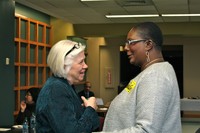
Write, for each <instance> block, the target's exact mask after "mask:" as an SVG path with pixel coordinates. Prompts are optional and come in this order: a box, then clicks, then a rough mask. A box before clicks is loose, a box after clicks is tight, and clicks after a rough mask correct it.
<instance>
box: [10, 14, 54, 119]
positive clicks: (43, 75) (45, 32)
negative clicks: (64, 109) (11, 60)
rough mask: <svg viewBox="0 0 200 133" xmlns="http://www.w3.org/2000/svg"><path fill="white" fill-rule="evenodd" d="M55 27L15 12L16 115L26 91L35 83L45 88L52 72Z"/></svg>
mask: <svg viewBox="0 0 200 133" xmlns="http://www.w3.org/2000/svg"><path fill="white" fill-rule="evenodd" d="M51 29H52V27H51V26H50V25H49V24H46V23H43V22H40V21H37V20H33V19H30V18H26V17H23V16H20V15H17V14H16V15H15V87H14V91H15V112H14V114H15V115H16V114H17V113H18V110H19V109H20V101H21V100H23V98H24V96H25V91H26V90H27V89H29V88H31V87H39V88H41V87H42V86H43V84H44V83H45V81H46V79H47V78H48V77H49V76H50V75H51V72H50V69H49V67H48V66H47V63H46V60H47V55H48V52H49V51H50V48H51V35H52V34H51V31H52V30H51Z"/></svg>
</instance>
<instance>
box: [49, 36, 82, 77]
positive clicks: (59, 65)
mask: <svg viewBox="0 0 200 133" xmlns="http://www.w3.org/2000/svg"><path fill="white" fill-rule="evenodd" d="M77 44H78V43H77V42H74V41H71V40H61V41H59V42H57V43H56V44H55V45H53V47H52V48H51V50H50V52H49V54H48V57H47V64H48V66H49V67H50V69H51V71H52V73H53V74H54V75H55V76H57V77H63V78H65V79H66V77H67V74H68V72H69V70H70V68H71V66H72V64H73V61H74V58H75V57H76V56H77V55H78V54H79V53H80V52H82V51H84V50H85V45H82V44H81V43H79V47H78V48H74V49H73V50H72V48H73V47H74V46H75V45H77ZM70 50H71V51H70ZM69 51H70V53H69V54H68V55H66V54H67V53H68V52H69Z"/></svg>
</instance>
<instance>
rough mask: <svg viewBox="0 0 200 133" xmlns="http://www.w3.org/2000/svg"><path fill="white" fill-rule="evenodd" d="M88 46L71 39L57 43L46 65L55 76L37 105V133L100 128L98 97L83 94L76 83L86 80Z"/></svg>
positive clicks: (76, 132) (80, 132) (79, 132)
mask: <svg viewBox="0 0 200 133" xmlns="http://www.w3.org/2000/svg"><path fill="white" fill-rule="evenodd" d="M84 50H85V46H84V45H82V44H81V43H77V42H73V41H70V40H62V41H59V42H58V43H56V44H55V45H54V46H53V47H52V48H51V50H50V52H49V55H48V58H47V64H48V65H49V67H50V69H51V71H52V73H53V76H52V77H50V78H49V79H48V80H47V81H46V83H45V85H44V86H43V88H42V90H41V92H40V94H39V97H38V101H37V105H36V121H37V127H36V132H37V133H47V132H49V133H50V132H51V133H89V132H92V131H93V130H95V129H97V128H98V127H99V117H98V114H97V113H96V109H97V105H96V99H95V98H94V97H91V98H89V99H85V97H82V100H83V105H84V106H83V105H82V102H81V100H80V98H79V97H78V95H77V93H76V92H75V90H74V89H73V87H72V86H73V84H74V83H77V82H80V81H82V80H83V78H84V75H85V71H86V69H87V68H88V66H87V65H86V64H85V53H84Z"/></svg>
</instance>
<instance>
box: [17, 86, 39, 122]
mask: <svg viewBox="0 0 200 133" xmlns="http://www.w3.org/2000/svg"><path fill="white" fill-rule="evenodd" d="M39 91H40V89H39V88H30V89H28V90H27V91H26V96H25V100H24V101H21V104H20V111H19V113H18V115H17V118H16V121H15V124H19V125H21V124H23V122H24V119H25V118H26V117H27V119H28V121H30V117H31V115H32V113H35V108H36V102H37V97H38V94H39Z"/></svg>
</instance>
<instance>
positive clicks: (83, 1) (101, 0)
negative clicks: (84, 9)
mask: <svg viewBox="0 0 200 133" xmlns="http://www.w3.org/2000/svg"><path fill="white" fill-rule="evenodd" d="M81 1H82V2H84V1H109V0H81Z"/></svg>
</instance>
